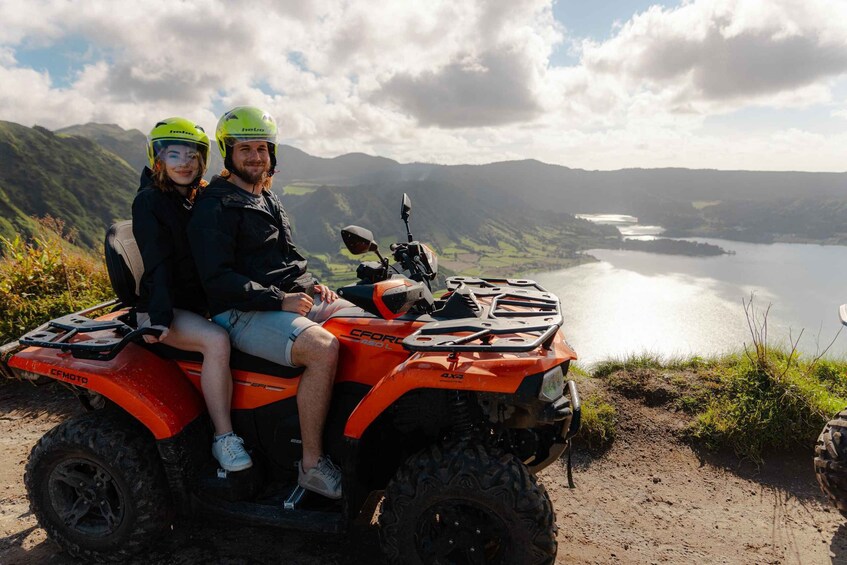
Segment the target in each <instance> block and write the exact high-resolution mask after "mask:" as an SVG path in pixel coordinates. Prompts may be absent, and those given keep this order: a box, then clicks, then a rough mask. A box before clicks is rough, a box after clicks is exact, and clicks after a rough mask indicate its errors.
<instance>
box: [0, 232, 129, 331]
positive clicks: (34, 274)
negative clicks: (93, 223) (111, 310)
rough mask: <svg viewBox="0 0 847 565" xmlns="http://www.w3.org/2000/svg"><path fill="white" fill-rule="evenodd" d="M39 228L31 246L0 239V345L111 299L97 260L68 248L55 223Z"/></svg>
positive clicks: (67, 237) (66, 237) (68, 241)
mask: <svg viewBox="0 0 847 565" xmlns="http://www.w3.org/2000/svg"><path fill="white" fill-rule="evenodd" d="M39 224H40V228H39V232H40V233H39V234H38V235H37V236H36V237H35V238H34V239H32V240H31V241H26V240H24V239H22V238H21V237H20V236H16V237H15V238H14V239H8V238H3V237H0V249H2V259H0V344H2V343H6V342H9V341H12V340H15V339H17V338H19V337H20V336H21V335H22V334H24V333H26V332H27V331H30V330H32V329H34V328H35V327H37V326H39V325H40V324H43V323H44V322H46V321H48V320H50V319H51V318H56V317H59V316H62V315H65V314H68V313H70V312H74V311H77V310H81V309H83V308H86V307H88V306H93V305H94V304H97V303H98V302H103V301H105V300H108V299H110V298H112V297H113V292H112V289H111V286H110V284H109V276H108V274H107V272H106V267H105V264H104V262H103V259H102V258H95V257H93V256H91V255H89V254H87V253H85V252H83V251H82V250H80V249H79V248H76V247H74V246H73V245H72V239H73V233H70V234H69V233H65V231H64V224H63V223H62V222H61V221H60V220H56V219H53V218H49V217H47V218H43V219H41V220H39Z"/></svg>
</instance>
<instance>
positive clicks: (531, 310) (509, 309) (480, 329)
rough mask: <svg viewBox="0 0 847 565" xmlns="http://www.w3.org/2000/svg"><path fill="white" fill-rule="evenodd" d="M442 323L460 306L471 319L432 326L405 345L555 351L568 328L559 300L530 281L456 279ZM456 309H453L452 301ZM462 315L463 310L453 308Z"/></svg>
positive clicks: (450, 280)
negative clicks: (557, 340)
mask: <svg viewBox="0 0 847 565" xmlns="http://www.w3.org/2000/svg"><path fill="white" fill-rule="evenodd" d="M447 290H448V291H452V295H451V296H450V298H449V299H448V303H447V304H445V307H444V308H443V309H442V310H441V311H438V310H436V311H435V312H433V313H432V316H433V318H436V319H438V318H440V317H442V316H439V312H443V313H446V312H445V311H447V310H448V309H450V308H451V306H455V303H462V306H461V307H462V308H464V312H465V313H466V315H465V316H464V317H462V318H460V319H449V317H448V316H444V317H447V318H448V319H444V320H439V321H436V322H430V323H428V324H426V325H425V326H423V327H422V328H420V329H419V330H418V331H416V332H415V333H413V334H411V335H410V336H408V337H406V338H405V339H404V340H403V347H405V348H406V349H408V350H409V351H449V352H451V353H455V352H459V351H482V352H491V353H495V352H496V353H520V352H525V351H533V350H534V349H537V348H538V347H541V346H544V347H546V348H549V347H550V344H551V343H552V341H553V337H554V336H555V335H556V332H557V331H558V330H559V328H560V327H561V326H562V313H561V305H560V303H559V298H558V297H557V296H556V295H555V294H552V293H550V292H547V291H546V290H545V289H544V288H543V287H541V286H540V285H539V284H538V283H536V282H535V281H531V280H526V279H479V278H474V277H450V278H448V279H447ZM451 301H452V302H453V303H454V305H451V304H450V302H451ZM452 310H453V311H458V310H459V308H455V307H453V308H452Z"/></svg>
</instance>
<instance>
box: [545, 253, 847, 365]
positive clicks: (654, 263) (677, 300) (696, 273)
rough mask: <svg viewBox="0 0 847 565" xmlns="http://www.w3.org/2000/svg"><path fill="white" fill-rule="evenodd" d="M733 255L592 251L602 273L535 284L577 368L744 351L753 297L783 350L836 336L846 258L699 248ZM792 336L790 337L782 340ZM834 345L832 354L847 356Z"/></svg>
mask: <svg viewBox="0 0 847 565" xmlns="http://www.w3.org/2000/svg"><path fill="white" fill-rule="evenodd" d="M697 241H704V242H707V243H714V244H715V245H720V246H721V247H724V248H725V249H731V250H733V251H735V252H736V253H735V255H723V256H719V257H707V258H702V257H681V256H671V255H658V254H653V253H644V252H638V251H616V250H595V251H592V252H591V254H592V255H594V256H595V257H597V258H598V259H600V262H599V263H591V264H586V265H581V266H579V267H576V268H573V269H565V270H562V271H555V272H548V273H540V274H535V275H533V278H535V279H536V280H538V281H539V282H540V283H541V284H542V285H544V286H545V287H547V288H548V289H549V290H551V291H553V292H556V293H557V294H558V295H559V297H560V298H561V299H562V306H563V311H564V315H565V320H566V321H565V330H566V334H567V337H568V340H569V341H570V343H571V344H572V345H573V346H574V348H575V349H576V350H577V352H578V353H579V354H580V359H581V361H583V362H587V363H593V362H596V361H598V360H601V359H605V358H608V357H614V356H623V355H627V354H630V353H641V352H645V351H646V352H652V353H656V354H660V355H665V356H672V355H692V354H700V355H714V354H720V353H724V352H727V351H732V350H737V349H739V348H740V347H742V345H743V343H744V342H749V341H750V340H749V331H748V329H747V322H746V319H745V316H744V310H743V308H742V305H741V300H742V298H749V296H750V294H751V293H755V297H756V302H757V303H758V304H759V305H760V306H761V307H762V309H764V308H766V307H767V305H768V303H771V304H773V307H772V309H771V313H770V316H769V324H768V325H769V330H770V331H769V334H770V336H771V338H772V340H773V341H774V342H780V341H781V342H783V343H787V342H788V340H789V335H793V336H794V337H796V336H797V335H798V334H799V331H800V330H801V329H802V328H805V334H804V338H803V340H802V341H801V346H800V347H801V350H802V351H804V352H805V353H807V354H812V355H813V354H815V352H816V351H817V350H819V349H822V348H823V347H825V346H826V345H827V344H828V343H829V341H830V340H831V339H832V337H833V336H834V335H835V333H836V332H837V331H838V328H839V323H838V318H837V307H838V305H839V304H841V303H842V302H847V289H845V288H844V287H845V281H847V248H845V247H836V246H820V245H798V244H774V245H759V244H749V243H737V242H730V241H724V240H709V239H697ZM789 332H790V333H789ZM845 344H847V340H845V339H843V338H839V340H838V342H837V343H836V345H835V347H834V348H833V350H831V351H832V353H833V355H835V356H843V355H844V354H845V351H847V349H845Z"/></svg>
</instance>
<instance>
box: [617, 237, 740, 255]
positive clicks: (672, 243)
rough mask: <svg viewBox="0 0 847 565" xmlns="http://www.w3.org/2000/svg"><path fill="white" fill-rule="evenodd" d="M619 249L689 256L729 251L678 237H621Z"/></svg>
mask: <svg viewBox="0 0 847 565" xmlns="http://www.w3.org/2000/svg"><path fill="white" fill-rule="evenodd" d="M620 248H621V249H628V250H630V251H647V252H649V253H662V254H664V255H688V256H690V257H714V256H716V255H725V254H728V253H731V252H729V251H727V250H726V249H724V248H723V247H719V246H717V245H712V244H711V243H698V242H696V241H682V240H679V239H667V238H663V237H662V238H658V239H650V240H641V239H622V240H621V242H620Z"/></svg>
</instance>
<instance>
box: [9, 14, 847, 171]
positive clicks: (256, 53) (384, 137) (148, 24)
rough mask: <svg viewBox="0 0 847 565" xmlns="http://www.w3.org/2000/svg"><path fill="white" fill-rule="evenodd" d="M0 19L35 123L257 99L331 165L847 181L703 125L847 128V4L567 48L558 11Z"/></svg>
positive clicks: (625, 31) (786, 138) (821, 162)
mask: <svg viewBox="0 0 847 565" xmlns="http://www.w3.org/2000/svg"><path fill="white" fill-rule="evenodd" d="M34 13H37V14H38V17H37V18H35V17H33V16H32V14H34ZM0 21H3V22H4V26H2V27H0V119H8V120H13V121H17V122H21V123H25V124H32V123H39V124H42V125H45V126H46V127H53V128H57V127H62V126H67V125H71V124H73V123H84V122H87V121H100V122H112V123H118V124H120V125H122V126H123V127H128V128H129V127H135V128H139V129H141V130H142V131H146V130H147V129H149V127H150V126H151V125H152V124H153V123H155V121H157V120H159V119H161V118H162V117H164V116H170V115H185V116H186V117H190V118H192V119H195V120H197V121H198V122H199V123H201V124H202V125H204V127H207V128H210V129H211V130H213V129H214V125H215V123H216V115H217V114H219V113H221V112H222V111H223V110H225V109H226V108H228V107H231V106H235V105H241V104H255V105H259V106H262V107H264V108H266V109H268V110H269V111H271V112H272V113H274V115H275V116H276V117H277V121H278V122H279V123H280V125H281V132H282V136H283V138H284V140H285V141H286V142H288V143H291V144H293V145H296V146H298V147H300V148H302V149H304V150H307V151H310V152H313V153H316V154H319V155H325V156H332V155H337V154H339V153H343V152H347V151H364V152H368V153H378V154H383V155H386V156H389V157H392V158H396V159H399V160H401V161H403V160H405V161H419V160H432V161H436V162H442V163H457V162H471V163H480V162H488V161H493V160H497V159H518V158H526V157H535V158H539V159H542V160H546V161H551V162H557V163H563V164H568V165H573V166H582V167H589V168H598V167H599V168H618V167H621V166H639V165H640V166H652V165H662V166H666V165H680V166H710V167H718V168H727V167H735V166H738V165H739V164H741V163H740V158H739V157H738V156H740V155H743V156H744V159H745V160H744V163H745V164H744V166H745V167H747V168H782V167H789V168H797V169H809V168H813V167H825V168H828V169H829V170H839V169H843V165H842V164H841V163H842V162H843V156H842V157H837V156H836V153H837V152H836V151H834V150H833V149H830V147H835V145H834V144H835V143H836V141H837V142H841V141H842V139H841V138H838V137H837V136H833V135H823V137H820V136H819V135H818V134H815V133H812V132H809V131H807V132H806V133H807V134H809V135H811V136H812V137H804V136H803V135H800V134H799V133H798V132H797V131H793V130H788V129H785V130H783V135H782V136H781V137H778V136H777V137H774V135H775V134H773V132H772V130H771V133H769V134H765V133H756V134H753V133H749V134H748V133H746V132H744V131H741V130H742V129H743V128H742V127H741V126H738V129H737V130H736V131H730V132H729V133H728V134H726V135H725V136H724V137H720V136H718V135H716V134H715V133H714V132H713V131H712V132H706V131H704V121H705V120H706V118H708V117H709V116H712V115H716V114H732V115H733V116H735V115H736V114H737V113H739V112H743V110H744V109H745V108H748V107H751V106H768V107H771V108H807V107H811V106H814V105H819V106H820V107H821V108H824V109H825V110H824V111H822V114H825V115H826V117H830V116H832V115H834V116H840V117H843V116H844V114H843V112H844V111H843V110H842V109H835V110H833V107H832V106H831V104H832V100H833V98H835V97H836V95H835V94H833V92H836V93H839V95H838V99H841V98H843V96H842V95H841V94H840V93H842V92H843V91H844V90H843V88H842V87H843V86H844V85H842V87H838V88H836V87H837V85H838V84H839V81H843V77H844V76H845V73H847V2H842V1H833V0H806V1H800V0H771V1H768V2H764V1H761V0H708V1H707V0H694V1H687V0H685V1H683V2H682V4H681V5H678V6H676V7H670V8H662V7H658V6H654V7H652V8H650V9H648V10H646V11H644V12H642V13H640V14H635V15H634V16H633V17H632V18H631V19H629V20H628V21H625V22H622V23H621V24H620V26H618V27H615V29H614V31H613V36H612V37H611V38H609V39H608V40H606V41H601V42H598V41H590V40H582V41H580V40H578V38H576V37H574V36H569V35H568V34H567V33H566V31H565V28H564V26H563V25H562V24H560V23H559V22H557V21H556V20H555V19H554V17H553V12H552V0H511V1H507V0H431V1H429V2H426V3H424V2H418V3H407V2H383V1H381V0H372V1H366V0H362V1H359V2H345V1H340V0H339V1H336V0H314V1H311V2H275V1H272V0H254V1H250V2H248V1H246V0H244V1H230V2H226V1H224V0H186V1H182V2H172V1H169V0H167V1H166V0H150V1H147V2H144V3H126V4H122V5H121V6H120V8H119V9H117V8H116V5H115V4H114V3H112V2H97V1H96V0H90V1H89V2H86V6H85V10H82V9H79V6H78V5H76V4H75V3H71V2H65V1H60V0H33V1H31V2H24V1H23V0H10V1H6V2H2V1H0ZM565 23H567V22H565ZM80 40H84V41H83V44H88V45H90V49H89V50H88V52H87V55H86V57H84V59H83V60H81V61H78V62H77V65H75V66H74V70H73V71H72V72H71V73H68V75H69V76H68V77H66V76H64V75H63V77H62V78H63V80H62V81H61V83H57V82H55V81H54V80H53V78H54V77H51V75H50V73H47V72H40V71H37V70H33V69H30V68H27V67H26V66H24V65H23V64H22V63H20V60H22V59H24V57H22V56H19V55H18V51H19V50H21V52H23V51H25V50H27V49H33V48H45V47H47V48H49V47H50V46H57V45H62V44H68V43H71V44H73V45H77V44H78V43H79V42H80ZM563 43H564V44H567V45H578V49H577V51H575V55H576V56H577V57H578V58H579V63H578V64H576V65H572V66H568V67H555V66H551V63H550V56H551V53H552V52H553V51H554V49H556V47H557V46H559V45H561V44H563ZM839 88H840V90H839ZM833 112H834V113H833ZM809 127H810V128H811V127H812V126H811V125H810V126H809ZM730 129H731V128H730ZM827 140H828V141H829V142H831V143H832V144H833V145H831V146H828V145H827V143H826V142H827ZM792 144H794V145H792ZM789 147H791V149H790V150H789V149H788V148H789ZM812 148H814V151H816V152H817V153H815V154H813V153H812ZM757 151H760V153H756V152H757ZM777 155H778V157H777Z"/></svg>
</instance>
